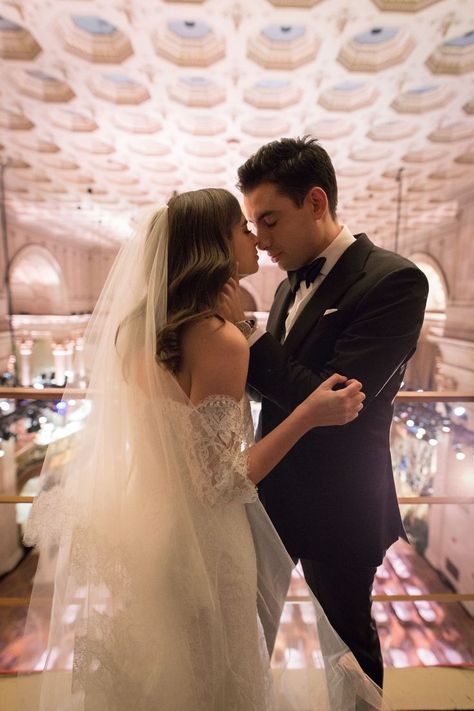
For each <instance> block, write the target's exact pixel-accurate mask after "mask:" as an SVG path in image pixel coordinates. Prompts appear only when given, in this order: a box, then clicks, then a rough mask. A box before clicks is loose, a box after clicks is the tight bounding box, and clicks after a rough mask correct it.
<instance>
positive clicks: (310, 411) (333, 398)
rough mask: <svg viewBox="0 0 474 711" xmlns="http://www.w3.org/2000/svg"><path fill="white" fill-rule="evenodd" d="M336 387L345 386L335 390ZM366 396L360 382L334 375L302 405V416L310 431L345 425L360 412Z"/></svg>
mask: <svg viewBox="0 0 474 711" xmlns="http://www.w3.org/2000/svg"><path fill="white" fill-rule="evenodd" d="M336 385H344V387H340V389H338V390H333V388H334V387H335V386H336ZM364 400H365V395H364V393H363V392H362V384H361V383H360V382H359V381H358V380H348V379H347V378H346V377H345V376H344V375H338V374H337V373H334V375H331V376H330V377H329V378H328V379H327V380H325V381H324V382H323V383H321V385H320V386H319V387H318V388H316V390H314V391H313V392H312V393H311V395H309V396H308V397H307V398H306V400H304V401H303V402H302V403H301V405H299V407H300V408H302V409H301V414H302V415H303V417H304V418H305V419H306V421H307V424H308V427H309V429H311V428H312V427H324V426H328V425H345V424H346V423H347V422H351V420H354V419H355V418H356V417H357V416H358V414H359V412H360V410H362V407H363V406H362V403H363V401H364Z"/></svg>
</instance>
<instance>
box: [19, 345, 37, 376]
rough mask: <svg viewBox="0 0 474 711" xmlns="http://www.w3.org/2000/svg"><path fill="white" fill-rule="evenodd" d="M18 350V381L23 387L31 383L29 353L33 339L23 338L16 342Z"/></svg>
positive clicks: (31, 351)
mask: <svg viewBox="0 0 474 711" xmlns="http://www.w3.org/2000/svg"><path fill="white" fill-rule="evenodd" d="M18 350H19V352H20V356H21V358H20V383H21V384H22V385H23V386H24V387H28V386H29V385H31V354H32V353H33V341H32V340H31V338H25V339H24V340H22V341H20V343H19V344H18Z"/></svg>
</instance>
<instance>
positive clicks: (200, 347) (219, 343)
mask: <svg viewBox="0 0 474 711" xmlns="http://www.w3.org/2000/svg"><path fill="white" fill-rule="evenodd" d="M182 355H183V372H186V373H187V374H188V375H189V377H190V380H191V383H192V388H191V391H192V396H191V399H193V397H194V398H195V401H196V402H199V401H200V400H202V399H203V398H204V397H206V396H208V395H211V394H214V393H219V394H225V395H231V396H232V397H234V398H235V399H237V400H239V399H240V398H241V397H242V394H243V389H244V386H245V380H246V377H247V370H248V362H249V347H248V344H247V340H246V339H245V338H244V336H243V335H242V333H241V332H240V331H239V329H238V328H237V327H236V326H234V324H233V323H229V321H224V320H222V319H218V318H214V317H212V318H206V319H202V320H200V321H198V322H196V323H194V324H193V325H192V326H191V327H189V328H188V329H186V333H185V334H184V337H183V341H182Z"/></svg>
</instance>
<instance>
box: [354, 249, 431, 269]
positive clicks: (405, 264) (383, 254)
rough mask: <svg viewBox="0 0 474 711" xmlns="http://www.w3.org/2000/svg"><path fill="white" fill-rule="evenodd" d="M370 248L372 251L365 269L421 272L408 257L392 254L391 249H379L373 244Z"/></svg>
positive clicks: (396, 253)
mask: <svg viewBox="0 0 474 711" xmlns="http://www.w3.org/2000/svg"><path fill="white" fill-rule="evenodd" d="M371 247H372V249H371V250H370V252H369V255H368V259H367V267H368V268H369V269H370V267H371V266H372V267H377V268H378V269H381V270H386V271H390V272H392V271H398V270H400V269H414V270H416V271H418V272H421V270H420V268H419V267H418V266H417V265H416V264H415V263H414V262H412V261H411V259H409V258H408V257H405V256H403V255H401V254H398V252H394V251H393V250H391V249H387V248H385V247H381V246H379V245H377V244H375V243H373V242H372V244H371Z"/></svg>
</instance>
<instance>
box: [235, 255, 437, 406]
mask: <svg viewBox="0 0 474 711" xmlns="http://www.w3.org/2000/svg"><path fill="white" fill-rule="evenodd" d="M427 295H428V282H427V280H426V277H425V276H424V274H423V272H421V271H420V270H419V269H417V268H415V267H405V268H403V269H399V270H397V271H394V272H391V273H390V274H388V275H386V276H384V277H383V278H382V279H380V281H379V282H377V284H376V285H375V286H373V287H372V288H371V289H370V290H369V291H368V292H367V293H366V294H365V295H364V296H363V297H362V299H361V300H360V302H359V304H358V305H357V307H356V309H355V311H354V314H353V318H352V320H351V322H350V323H349V324H348V326H346V328H345V329H344V330H343V331H342V332H341V333H340V334H339V337H338V338H337V340H336V343H335V347H334V352H333V356H332V357H331V359H330V360H329V361H328V362H327V363H325V364H324V366H323V367H322V368H321V369H318V370H316V369H315V370H311V368H308V367H305V366H303V365H301V364H300V363H298V361H297V360H296V359H295V358H294V357H291V356H288V355H287V354H286V353H285V350H284V347H283V346H282V345H281V344H280V343H278V341H277V340H276V339H274V338H273V337H272V336H271V334H269V333H266V334H265V335H264V336H262V337H261V338H260V339H259V340H258V341H257V342H256V343H255V344H254V345H253V346H252V347H251V349H250V367H249V376H248V382H249V384H250V385H251V386H252V387H253V388H255V389H256V390H257V391H259V392H260V393H261V395H263V396H264V397H265V398H267V399H269V400H271V401H272V402H273V403H274V404H276V405H278V406H279V407H280V408H281V409H283V410H284V411H285V412H290V411H291V410H293V409H294V408H295V407H296V406H297V405H298V404H299V403H301V402H302V401H303V400H304V399H305V398H306V397H307V396H308V395H309V394H310V393H311V392H312V391H313V390H314V389H315V388H317V387H318V386H319V385H320V384H321V383H322V382H323V381H324V380H325V379H326V378H328V377H329V376H330V375H332V374H333V373H340V374H341V375H345V376H347V377H348V378H356V379H357V380H360V381H361V382H362V385H363V390H364V392H365V394H366V396H367V399H366V401H365V408H366V407H367V406H368V405H370V402H371V401H372V400H373V399H374V398H375V397H376V396H377V395H378V394H379V393H380V392H381V390H383V388H384V386H385V385H386V383H387V382H388V381H389V380H390V378H391V377H392V375H393V374H394V373H395V371H396V370H397V369H398V368H400V366H401V365H402V364H403V363H404V362H406V361H407V360H408V358H410V356H411V355H412V354H413V353H414V351H415V348H416V342H417V339H418V336H419V333H420V330H421V326H422V324H423V316H424V308H425V304H426V298H427ZM309 338H311V336H309ZM316 347H317V346H316V345H315V348H316ZM365 408H364V409H365Z"/></svg>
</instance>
